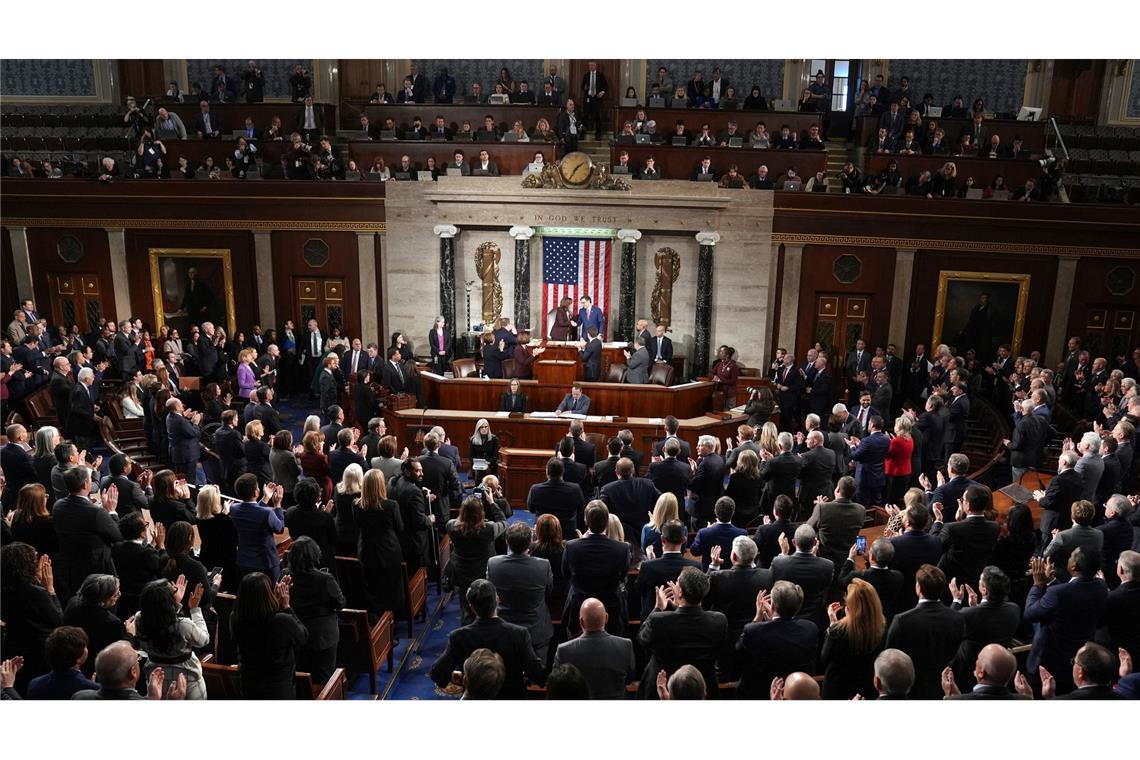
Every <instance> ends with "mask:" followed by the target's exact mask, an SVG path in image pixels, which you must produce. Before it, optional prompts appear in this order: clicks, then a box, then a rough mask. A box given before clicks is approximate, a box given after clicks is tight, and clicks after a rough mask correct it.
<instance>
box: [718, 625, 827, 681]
mask: <svg viewBox="0 0 1140 760" xmlns="http://www.w3.org/2000/svg"><path fill="white" fill-rule="evenodd" d="M736 649H737V650H738V651H740V652H743V653H744V657H745V661H744V671H743V673H741V676H740V682H739V684H738V685H737V687H736V698H737V699H767V698H768V694H769V690H770V689H771V686H772V679H773V678H776V677H780V678H783V677H784V676H787V675H788V674H789V673H795V672H797V671H802V672H804V673H814V672H815V663H816V654H817V653H818V651H819V626H817V625H816V624H815V623H813V622H812V621H810V620H807V619H804V618H802V617H796V618H792V619H784V618H777V619H776V620H769V621H768V622H766V623H749V624H747V625H746V626H744V631H743V632H742V633H741V634H740V639H739V640H738V641H737V642H736Z"/></svg>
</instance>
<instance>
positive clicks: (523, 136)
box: [500, 119, 530, 143]
mask: <svg viewBox="0 0 1140 760" xmlns="http://www.w3.org/2000/svg"><path fill="white" fill-rule="evenodd" d="M508 135H514V140H512V142H521V143H527V142H530V136H529V135H528V134H527V133H526V130H525V129H523V123H522V119H515V123H514V126H512V127H511V129H510V131H509V132H507V133H505V134H504V135H503V137H502V138H501V140H500V141H501V142H507V136H508Z"/></svg>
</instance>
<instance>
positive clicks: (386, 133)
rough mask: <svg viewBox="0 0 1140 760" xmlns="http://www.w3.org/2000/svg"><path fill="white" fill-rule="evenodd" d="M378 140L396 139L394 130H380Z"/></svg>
mask: <svg viewBox="0 0 1140 760" xmlns="http://www.w3.org/2000/svg"><path fill="white" fill-rule="evenodd" d="M380 139H381V140H395V139H396V130H394V129H382V130H380Z"/></svg>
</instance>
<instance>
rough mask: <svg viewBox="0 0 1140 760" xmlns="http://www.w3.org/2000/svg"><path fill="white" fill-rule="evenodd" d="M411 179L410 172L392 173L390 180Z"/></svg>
mask: <svg viewBox="0 0 1140 760" xmlns="http://www.w3.org/2000/svg"><path fill="white" fill-rule="evenodd" d="M411 178H412V175H411V172H392V179H402V180H409V179H411Z"/></svg>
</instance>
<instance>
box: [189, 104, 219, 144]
mask: <svg viewBox="0 0 1140 760" xmlns="http://www.w3.org/2000/svg"><path fill="white" fill-rule="evenodd" d="M194 132H196V133H197V134H198V137H200V138H202V139H206V140H210V139H214V140H217V139H220V138H221V136H222V133H223V132H225V127H224V126H223V124H222V117H221V115H220V114H218V113H216V112H214V111H211V110H210V104H209V103H208V102H207V101H205V100H203V101H202V102H200V103H199V104H198V115H197V116H195V117H194Z"/></svg>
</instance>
